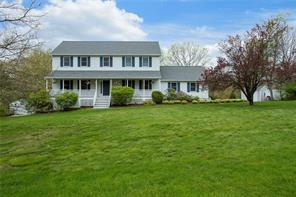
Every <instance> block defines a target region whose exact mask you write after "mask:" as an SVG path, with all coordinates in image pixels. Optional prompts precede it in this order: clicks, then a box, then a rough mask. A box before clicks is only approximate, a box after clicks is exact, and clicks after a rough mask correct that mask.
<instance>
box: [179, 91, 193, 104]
mask: <svg viewBox="0 0 296 197" xmlns="http://www.w3.org/2000/svg"><path fill="white" fill-rule="evenodd" d="M176 96H177V98H176V99H177V100H186V101H188V102H191V101H192V100H193V99H192V96H190V95H188V94H186V93H185V92H182V91H180V92H177V93H176Z"/></svg>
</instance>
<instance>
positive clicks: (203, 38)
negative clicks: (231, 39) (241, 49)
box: [143, 23, 233, 66]
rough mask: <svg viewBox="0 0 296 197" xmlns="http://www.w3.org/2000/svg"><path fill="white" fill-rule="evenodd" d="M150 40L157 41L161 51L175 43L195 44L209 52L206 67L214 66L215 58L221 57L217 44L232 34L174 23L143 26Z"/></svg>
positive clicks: (209, 28)
mask: <svg viewBox="0 0 296 197" xmlns="http://www.w3.org/2000/svg"><path fill="white" fill-rule="evenodd" d="M143 28H144V30H145V31H146V32H147V33H148V38H149V39H150V40H159V41H160V44H161V47H162V49H163V50H165V51H166V50H167V49H168V47H169V46H170V45H171V44H173V43H176V42H188V41H190V42H196V43H198V44H200V45H201V46H203V47H206V48H207V49H208V51H209V57H210V62H209V63H208V64H207V65H206V66H214V65H215V64H216V62H217V57H218V56H221V53H220V51H219V47H218V43H219V42H221V41H222V40H224V39H226V38H227V35H231V34H233V33H230V32H225V31H218V30H217V29H215V28H211V27H208V26H185V25H181V24H174V23H162V24H154V25H144V26H143Z"/></svg>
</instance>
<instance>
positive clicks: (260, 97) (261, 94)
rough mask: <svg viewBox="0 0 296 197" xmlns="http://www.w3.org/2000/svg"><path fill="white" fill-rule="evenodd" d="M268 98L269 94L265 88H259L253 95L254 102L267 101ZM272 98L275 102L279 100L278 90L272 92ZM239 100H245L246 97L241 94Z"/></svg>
mask: <svg viewBox="0 0 296 197" xmlns="http://www.w3.org/2000/svg"><path fill="white" fill-rule="evenodd" d="M268 97H270V92H269V90H268V88H267V86H261V87H259V88H258V89H257V90H256V92H255V93H254V95H253V100H254V102H261V101H266V100H268V99H267V98H268ZM273 97H274V99H275V100H279V99H281V94H280V91H279V90H275V89H274V90H273ZM241 99H244V100H247V98H246V96H245V95H244V93H243V92H241Z"/></svg>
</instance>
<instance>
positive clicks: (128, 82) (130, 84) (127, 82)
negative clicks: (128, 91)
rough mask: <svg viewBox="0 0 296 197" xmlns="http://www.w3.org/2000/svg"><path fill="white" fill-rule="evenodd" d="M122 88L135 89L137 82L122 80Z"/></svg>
mask: <svg viewBox="0 0 296 197" xmlns="http://www.w3.org/2000/svg"><path fill="white" fill-rule="evenodd" d="M121 86H128V87H131V88H133V89H135V80H122V81H121Z"/></svg>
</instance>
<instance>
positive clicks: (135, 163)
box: [0, 101, 296, 197]
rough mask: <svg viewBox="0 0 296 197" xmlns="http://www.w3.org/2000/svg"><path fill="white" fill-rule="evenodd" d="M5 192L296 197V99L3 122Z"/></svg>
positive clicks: (0, 120) (67, 114) (117, 110)
mask: <svg viewBox="0 0 296 197" xmlns="http://www.w3.org/2000/svg"><path fill="white" fill-rule="evenodd" d="M0 126H1V127H0V137H1V138H0V143H1V149H0V154H1V160H0V172H1V176H0V181H1V187H0V194H1V196H42V197H45V196H48V197H52V196H83V197H86V196H153V197H156V196H199V195H201V196H295V195H296V102H295V101H290V102H266V103H260V104H256V105H255V106H248V105H247V104H246V103H231V104H197V105H157V106H148V107H128V108H113V109H112V108H111V109H107V110H93V109H82V110H78V111H72V112H60V113H51V114H39V115H33V116H27V117H16V118H12V117H5V118H0Z"/></svg>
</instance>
